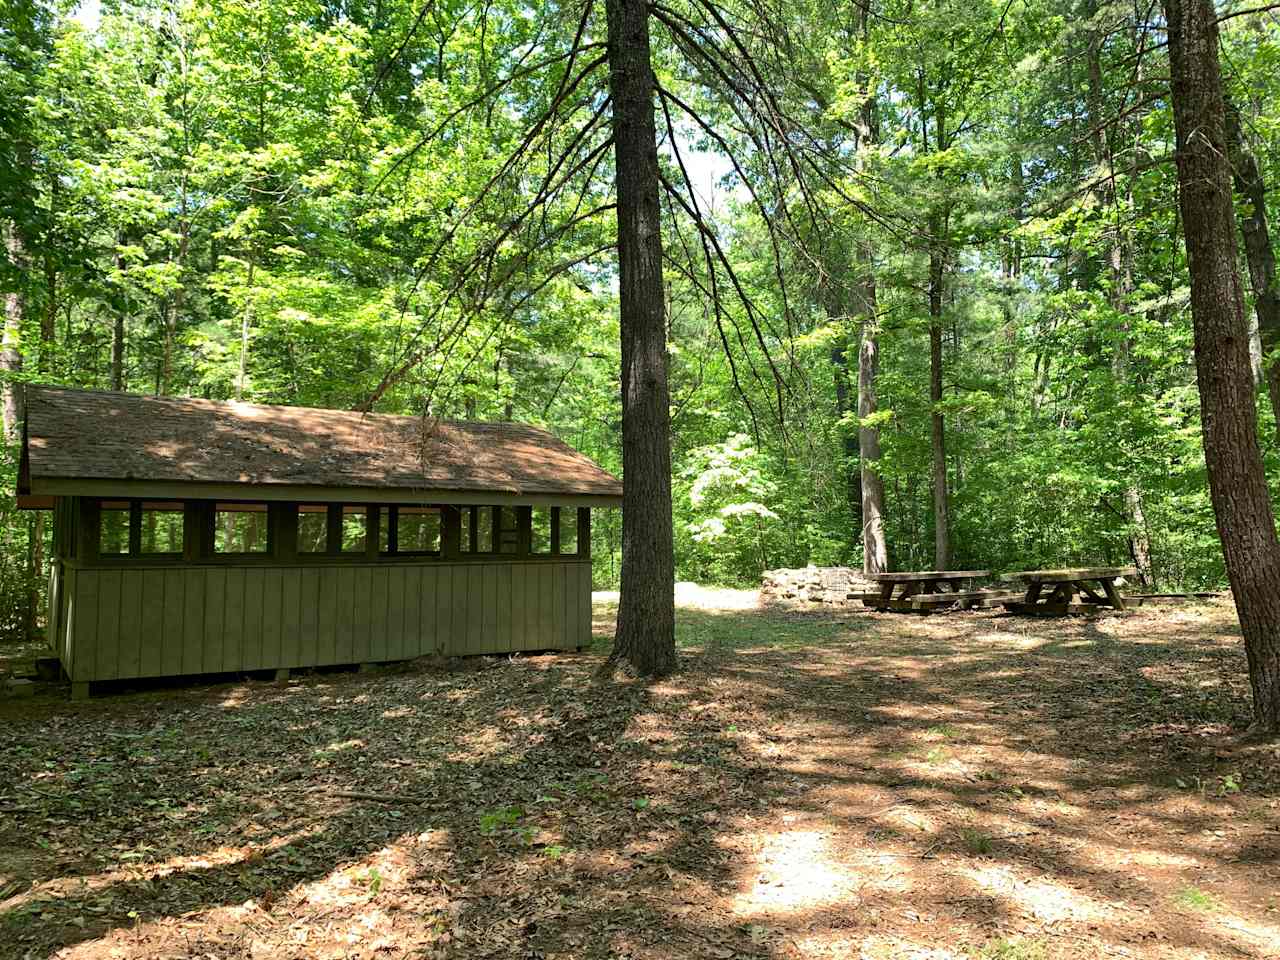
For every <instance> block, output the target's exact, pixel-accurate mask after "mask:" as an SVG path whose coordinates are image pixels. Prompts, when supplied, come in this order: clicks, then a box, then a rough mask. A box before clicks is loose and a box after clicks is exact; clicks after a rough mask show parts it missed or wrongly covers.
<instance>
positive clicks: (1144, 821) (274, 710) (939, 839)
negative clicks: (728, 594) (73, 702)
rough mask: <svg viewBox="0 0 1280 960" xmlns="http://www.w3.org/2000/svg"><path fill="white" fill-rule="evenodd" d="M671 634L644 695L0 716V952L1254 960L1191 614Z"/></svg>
mask: <svg viewBox="0 0 1280 960" xmlns="http://www.w3.org/2000/svg"><path fill="white" fill-rule="evenodd" d="M681 615H682V616H684V617H696V618H698V620H697V622H696V623H693V624H691V625H690V629H692V630H693V632H694V635H696V636H699V637H701V638H702V640H701V641H700V646H699V649H698V652H696V653H695V652H686V653H685V654H684V655H683V664H682V671H681V672H680V673H678V674H676V675H675V676H673V677H669V678H666V679H663V680H661V681H658V682H654V683H646V682H644V681H638V680H622V681H617V680H615V681H614V682H611V683H600V682H597V681H595V680H594V679H593V674H594V671H595V669H596V667H597V666H598V664H599V659H598V658H597V657H594V656H564V657H555V656H548V657H541V658H537V659H529V658H518V659H510V658H501V659H498V658H495V659H494V660H492V661H485V662H484V663H483V664H479V663H477V664H476V667H477V669H475V670H474V671H471V670H468V671H465V672H464V671H457V672H452V671H442V670H439V669H432V668H431V667H429V666H426V665H419V666H417V667H412V668H406V669H405V670H403V671H398V672H387V673H383V674H379V675H377V676H370V675H354V674H347V675H327V676H324V677H313V678H307V679H302V680H295V681H293V682H292V683H290V684H289V685H288V686H287V687H285V686H282V685H279V684H248V683H246V684H239V685H237V686H235V687H234V688H231V689H230V690H228V689H226V688H217V689H207V690H204V691H201V690H199V689H195V688H182V689H175V690H173V691H171V692H170V693H168V694H167V695H166V696H164V697H157V696H155V695H154V694H148V695H146V696H144V697H139V698H128V697H121V698H118V699H114V700H104V701H101V702H99V703H95V704H93V705H91V709H85V708H82V707H66V706H65V705H55V706H53V707H52V708H51V709H48V710H45V711H44V712H43V713H34V714H31V715H30V716H29V717H24V716H22V715H16V714H15V715H14V717H13V719H12V720H11V721H10V722H9V724H8V726H7V727H4V728H0V729H3V730H4V731H5V732H4V733H3V734H0V735H3V736H5V737H7V738H8V739H7V740H6V744H8V746H9V749H7V751H6V753H5V756H6V758H7V760H8V762H9V765H10V768H11V769H10V771H9V777H10V782H11V783H12V784H14V786H13V787H12V800H4V801H3V802H6V803H8V802H12V803H13V804H14V805H15V808H16V809H17V810H18V813H17V816H16V817H15V818H14V821H13V822H15V823H19V822H20V823H21V824H23V828H24V829H30V830H31V831H32V832H33V833H37V834H38V835H39V836H40V838H41V841H42V842H43V843H47V844H48V847H47V849H46V848H43V847H41V848H33V847H30V846H29V845H28V846H27V847H23V848H21V849H22V856H21V857H15V858H10V860H11V861H12V863H13V864H14V865H13V866H12V867H10V866H9V865H8V864H6V869H7V870H9V871H10V873H9V874H8V876H11V877H12V878H13V879H7V880H6V881H5V882H6V883H8V884H9V885H10V887H11V888H12V887H13V884H15V883H17V884H18V885H19V888H18V889H17V890H16V891H15V892H14V893H10V895H9V899H8V900H6V901H5V902H4V903H2V904H0V936H4V937H8V938H9V940H6V941H0V943H3V945H4V946H5V947H6V948H7V947H8V946H9V945H10V942H11V943H12V945H14V946H15V947H18V948H19V949H18V955H21V953H22V952H32V953H33V955H52V954H54V953H55V952H56V951H58V950H61V951H62V953H61V954H60V956H62V957H76V958H78V960H100V958H101V957H103V956H108V955H110V956H114V957H119V958H122V960H133V958H136V960H143V958H150V957H155V956H164V955H174V956H206V955H212V956H214V957H218V958H222V957H224V956H237V957H238V956H246V957H259V956H260V957H274V956H297V957H306V958H311V957H317V958H318V957H337V956H341V957H344V958H345V957H353V958H354V957H358V958H361V960H366V958H367V960H385V958H395V960H402V958H403V960H408V958H409V957H432V956H440V957H450V958H453V957H471V956H494V957H503V958H510V960H524V958H526V957H528V956H532V955H540V956H545V957H548V958H550V957H556V958H574V960H576V958H579V957H583V958H585V957H590V956H594V955H596V954H599V953H600V952H601V951H604V952H611V953H612V955H618V956H627V957H632V958H635V960H683V958H686V957H712V958H726V960H727V958H730V957H732V958H752V960H798V958H809V957H831V958H840V960H849V958H853V957H858V958H863V957H871V958H883V960H901V958H904V957H938V958H941V957H949V958H951V960H975V958H977V957H982V958H984V960H985V958H987V957H1004V956H1006V953H1001V952H1000V951H1002V950H1006V948H1008V949H1009V950H1013V951H1015V952H1012V953H1007V955H1008V956H1010V957H1019V958H1021V957H1022V956H1024V955H1025V956H1026V957H1034V958H1043V960H1068V958H1070V960H1075V958H1076V957H1082V958H1090V960H1092V958H1101V957H1103V956H1116V955H1119V956H1124V955H1129V956H1135V957H1151V958H1160V960H1200V958H1203V957H1205V956H1221V955H1236V956H1240V957H1246V958H1255V960H1262V958H1268V960H1270V955H1269V954H1268V953H1267V950H1268V949H1269V947H1268V946H1267V944H1269V943H1273V942H1275V939H1276V933H1277V931H1276V929H1275V927H1276V918H1277V917H1280V902H1277V899H1276V893H1275V892H1274V891H1276V890H1277V883H1276V882H1277V880H1280V874H1277V868H1276V863H1277V862H1280V802H1278V801H1277V800H1276V799H1275V798H1276V797H1277V796H1280V783H1278V782H1277V778H1276V776H1275V772H1276V763H1277V757H1276V755H1275V754H1274V753H1272V752H1269V748H1265V747H1258V748H1244V747H1235V746H1232V745H1231V744H1230V742H1229V741H1227V740H1224V739H1223V738H1222V736H1221V732H1220V731H1221V730H1223V729H1224V728H1225V727H1226V720H1225V719H1224V718H1227V719H1229V718H1231V717H1233V716H1236V715H1238V713H1239V709H1240V703H1241V698H1242V697H1243V696H1245V695H1246V693H1247V691H1246V689H1245V687H1244V686H1243V684H1242V683H1241V682H1240V677H1239V674H1238V671H1239V660H1240V651H1239V649H1238V645H1233V644H1231V643H1229V642H1219V640H1218V639H1216V637H1217V635H1218V634H1220V633H1228V632H1229V630H1228V628H1227V627H1224V626H1223V625H1222V624H1221V623H1219V622H1217V621H1213V620H1212V619H1210V620H1209V622H1201V621H1200V620H1199V619H1193V620H1190V621H1189V620H1187V619H1186V618H1183V619H1180V620H1178V621H1177V622H1176V623H1175V625H1174V632H1173V634H1172V635H1171V636H1166V637H1164V638H1163V639H1162V638H1161V636H1160V634H1159V631H1158V626H1159V624H1160V623H1161V621H1159V620H1158V619H1157V618H1154V617H1148V616H1146V615H1144V617H1143V619H1141V620H1138V619H1136V618H1113V619H1114V623H1108V624H1107V625H1106V630H1107V632H1102V631H1101V629H1100V626H1099V624H1097V623H1085V622H1075V621H1064V622H1054V621H1044V622H1036V623H1034V624H1028V625H1027V628H1026V629H1025V630H1023V629H1018V628H1017V624H1016V623H1014V622H1012V621H1009V620H1007V619H1005V618H1002V617H1001V616H1000V615H998V614H997V615H991V614H963V615H954V616H945V617H942V616H939V617H934V618H931V620H929V621H927V622H926V621H922V620H920V619H918V618H913V617H901V616H893V615H885V616H879V615H865V616H863V617H862V618H861V619H860V620H859V621H858V622H857V623H856V624H853V625H847V624H846V619H847V618H844V617H836V616H826V617H825V618H824V617H821V616H813V615H810V616H806V617H803V618H800V617H790V616H788V617H785V618H782V619H774V618H773V617H772V615H771V614H770V613H768V612H762V611H741V610H732V609H731V610H723V611H719V612H716V613H714V616H713V614H712V612H710V611H706V610H692V611H684V612H682V614H681ZM775 628H776V629H777V631H778V632H779V634H778V635H779V642H778V643H777V644H776V645H770V644H769V643H768V642H767V639H768V637H770V636H771V634H772V633H773V631H774V630H775ZM700 631H703V632H700ZM735 636H738V637H747V636H751V637H753V638H755V639H754V640H753V641H752V643H751V644H750V645H746V644H742V643H736V644H735V643H734V642H733V638H734V637H735ZM228 703H231V704H234V706H235V709H234V710H228V709H227V704H228ZM40 718H44V719H40ZM108 797H109V798H110V804H111V806H110V807H109V808H108V807H107V806H106V804H107V802H108V801H107V798H108ZM73 804H74V805H75V806H73ZM108 809H109V810H110V815H109V816H107V815H104V813H105V811H106V810H108ZM3 822H4V821H0V823H3ZM21 843H22V838H21V836H19V835H17V834H15V833H13V832H10V833H8V834H5V835H3V836H0V850H4V851H6V852H7V851H9V850H15V849H18V848H19V845H20V844H21ZM103 852H105V853H106V854H107V855H106V856H104V855H103ZM130 852H139V853H141V854H142V858H141V859H139V860H126V859H124V855H125V854H127V853H130ZM15 895H16V896H17V898H18V899H15ZM1011 945H1012V946H1011ZM32 947H35V948H37V949H35V950H34V951H32V950H31V949H30V948H32ZM1018 950H1024V953H1023V954H1019V953H1017V952H1016V951H1018ZM592 951H595V953H593V952H592ZM983 951H985V952H983ZM1025 951H1030V952H1025Z"/></svg>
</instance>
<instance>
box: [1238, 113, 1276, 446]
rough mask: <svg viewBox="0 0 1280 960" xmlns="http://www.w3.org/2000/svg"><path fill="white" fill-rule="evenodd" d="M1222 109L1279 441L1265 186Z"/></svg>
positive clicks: (1273, 291)
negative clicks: (1225, 121)
mask: <svg viewBox="0 0 1280 960" xmlns="http://www.w3.org/2000/svg"><path fill="white" fill-rule="evenodd" d="M1226 110H1227V146H1228V148H1229V149H1230V151H1231V169H1232V173H1233V175H1234V178H1235V187H1236V193H1238V194H1239V195H1240V199H1241V200H1243V201H1244V203H1243V205H1242V206H1241V208H1240V213H1239V217H1240V232H1241V234H1242V235H1243V236H1244V255H1245V262H1246V263H1247V264H1248V266H1249V281H1250V283H1251V284H1252V286H1253V308H1254V312H1255V313H1256V314H1257V317H1258V335H1259V336H1260V337H1261V339H1262V356H1263V368H1262V369H1263V380H1264V382H1265V383H1266V385H1267V393H1268V394H1269V395H1270V398H1271V413H1272V416H1273V417H1274V419H1275V429H1276V437H1277V440H1280V359H1277V357H1276V353H1277V352H1278V351H1280V279H1278V278H1277V276H1276V254H1275V250H1274V249H1273V248H1272V246H1271V232H1270V228H1269V227H1268V224H1267V186H1266V181H1265V180H1263V177H1262V169H1261V167H1259V165H1258V158H1257V157H1256V156H1255V155H1254V153H1253V150H1251V149H1250V147H1249V144H1248V141H1246V140H1245V136H1244V131H1243V130H1242V129H1241V123H1240V111H1239V110H1237V109H1236V107H1235V105H1234V104H1233V103H1231V102H1230V101H1227V104H1226Z"/></svg>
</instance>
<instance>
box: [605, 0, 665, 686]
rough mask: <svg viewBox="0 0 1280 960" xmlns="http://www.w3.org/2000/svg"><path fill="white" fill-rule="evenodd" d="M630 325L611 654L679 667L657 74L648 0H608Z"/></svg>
mask: <svg viewBox="0 0 1280 960" xmlns="http://www.w3.org/2000/svg"><path fill="white" fill-rule="evenodd" d="M605 10H606V13H607V16H608V21H609V25H608V58H609V90H610V93H611V94H612V97H613V139H614V156H615V159H616V164H617V173H616V177H617V192H618V267H619V299H620V304H621V324H622V471H623V483H624V487H623V497H622V592H621V597H620V599H619V603H618V627H617V633H616V634H615V635H614V640H613V653H612V655H611V657H610V660H611V661H612V662H617V661H619V660H626V661H627V662H628V663H629V664H630V665H631V666H632V667H634V668H635V670H636V671H638V672H639V673H640V674H641V675H644V676H662V675H664V674H667V673H670V672H671V671H673V670H674V669H675V667H676V643H675V597H674V588H675V556H674V547H673V537H672V529H671V423H670V417H671V412H670V392H669V389H668V385H667V329H666V317H665V312H664V309H663V303H664V299H663V278H662V236H661V232H660V227H661V219H660V217H661V211H660V207H659V193H658V191H659V179H658V147H657V142H658V140H657V130H656V128H655V124H654V116H653V97H654V87H655V83H656V81H655V77H654V74H653V67H652V63H651V53H650V47H649V8H648V5H647V3H646V2H645V0H606V2H605Z"/></svg>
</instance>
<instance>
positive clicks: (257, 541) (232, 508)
mask: <svg viewBox="0 0 1280 960" xmlns="http://www.w3.org/2000/svg"><path fill="white" fill-rule="evenodd" d="M269 530H270V526H269V524H268V523H267V505H266V504H265V503H218V504H215V505H214V508H213V552H214V553H263V554H265V553H266V552H267V550H268V547H269V546H270V542H269V541H270V537H269Z"/></svg>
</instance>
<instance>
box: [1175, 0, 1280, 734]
mask: <svg viewBox="0 0 1280 960" xmlns="http://www.w3.org/2000/svg"><path fill="white" fill-rule="evenodd" d="M1164 11H1165V19H1166V21H1167V23H1168V28H1169V62H1170V69H1171V74H1172V104H1173V119H1174V128H1175V130H1176V132H1177V162H1178V184H1179V188H1180V196H1179V205H1180V208H1181V212H1182V229H1183V233H1184V235H1185V238H1186V245H1187V263H1188V268H1189V272H1190V275H1191V317H1192V322H1193V325H1194V328H1195V353H1196V374H1197V378H1198V380H1199V386H1200V416H1201V420H1202V423H1203V432H1204V452H1205V463H1206V464H1207V466H1208V470H1209V494H1210V497H1211V499H1212V501H1213V512H1214V515H1215V517H1216V518H1217V524H1218V536H1219V537H1220V538H1221V540H1222V553H1223V557H1224V559H1225V560H1226V567H1227V576H1228V578H1229V579H1230V581H1231V590H1232V593H1233V594H1234V596H1235V603H1236V613H1237V614H1238V615H1239V618H1240V629H1241V632H1242V633H1243V634H1244V645H1245V651H1246V654H1247V656H1248V661H1249V680H1250V684H1251V686H1252V687H1253V713H1254V726H1255V727H1256V728H1257V729H1259V730H1262V731H1266V732H1270V733H1275V732H1280V590H1278V589H1277V588H1276V585H1277V584H1280V539H1278V538H1277V536H1276V527H1275V517H1274V515H1273V513H1272V509H1271V500H1270V496H1269V494H1268V491H1267V479H1266V474H1265V473H1264V470H1263V462H1262V449H1261V447H1260V446H1259V443H1258V432H1257V407H1256V405H1255V403H1254V390H1253V378H1252V377H1251V375H1250V369H1249V338H1248V329H1247V327H1246V324H1245V316H1244V292H1243V290H1242V289H1241V285H1240V276H1239V274H1238V273H1237V270H1236V256H1237V251H1236V232H1235V231H1236V224H1235V210H1234V209H1233V204H1232V198H1231V178H1232V175H1231V168H1230V165H1229V163H1228V162H1227V143H1226V129H1225V117H1224V113H1225V110H1224V105H1223V96H1222V75H1221V71H1220V67H1219V64H1218V26H1217V21H1216V15H1215V11H1214V6H1213V2H1212V0H1164Z"/></svg>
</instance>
